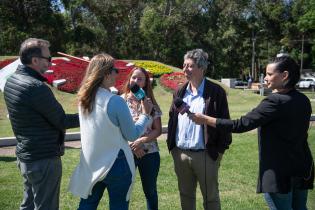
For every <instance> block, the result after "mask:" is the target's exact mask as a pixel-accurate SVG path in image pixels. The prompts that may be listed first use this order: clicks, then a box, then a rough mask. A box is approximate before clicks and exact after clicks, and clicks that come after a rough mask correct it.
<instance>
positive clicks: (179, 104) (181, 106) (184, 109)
mask: <svg viewBox="0 0 315 210" xmlns="http://www.w3.org/2000/svg"><path fill="white" fill-rule="evenodd" d="M174 104H175V107H176V110H177V111H178V112H179V113H180V114H182V115H183V114H185V113H187V114H188V115H190V114H193V113H192V112H190V111H189V108H190V106H189V105H188V104H186V103H185V102H184V101H183V99H181V98H175V100H174Z"/></svg>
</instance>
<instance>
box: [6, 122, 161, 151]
mask: <svg viewBox="0 0 315 210" xmlns="http://www.w3.org/2000/svg"><path fill="white" fill-rule="evenodd" d="M165 133H167V126H163V127H162V134H165ZM79 139H81V135H80V132H70V133H66V136H65V141H77V140H79ZM16 143H17V141H16V138H15V137H3V138H0V147H8V146H15V145H16Z"/></svg>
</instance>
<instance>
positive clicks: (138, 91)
mask: <svg viewBox="0 0 315 210" xmlns="http://www.w3.org/2000/svg"><path fill="white" fill-rule="evenodd" d="M130 91H131V92H132V94H133V95H134V96H135V97H136V98H137V99H138V100H139V101H140V100H143V99H144V98H145V92H144V90H143V89H142V88H141V87H139V85H137V83H133V84H131V85H130Z"/></svg>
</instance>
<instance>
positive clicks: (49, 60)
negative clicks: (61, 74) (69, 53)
mask: <svg viewBox="0 0 315 210" xmlns="http://www.w3.org/2000/svg"><path fill="white" fill-rule="evenodd" d="M34 57H37V58H43V59H46V60H47V61H48V62H50V63H51V59H52V57H51V56H49V57H44V56H34Z"/></svg>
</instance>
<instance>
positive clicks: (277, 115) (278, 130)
mask: <svg viewBox="0 0 315 210" xmlns="http://www.w3.org/2000/svg"><path fill="white" fill-rule="evenodd" d="M299 79H300V68H299V66H298V65H297V63H296V62H295V61H294V60H293V59H292V58H291V57H289V56H287V55H285V56H280V57H276V58H275V59H274V61H272V62H271V63H269V64H268V65H267V69H266V77H265V82H266V83H267V86H268V88H271V89H272V94H270V95H269V96H267V97H266V98H264V99H263V100H262V102H261V103H260V104H259V105H258V106H257V107H256V108H254V109H253V110H252V111H250V112H248V113H247V114H246V115H245V116H242V117H241V118H240V119H237V120H229V119H219V118H218V119H217V118H214V117H208V116H205V115H202V114H199V113H196V114H191V115H190V118H191V119H192V120H193V121H194V122H196V123H198V124H208V125H210V126H212V127H216V128H217V129H221V130H224V131H226V132H234V133H242V132H246V131H249V130H252V129H255V128H258V144H259V177H258V184H257V192H258V193H264V195H265V199H266V202H267V204H268V206H269V208H270V209H271V210H292V209H293V210H306V209H307V207H306V203H307V193H308V189H313V184H314V161H313V157H312V154H311V151H310V148H309V145H308V142H307V138H308V133H307V132H308V128H309V120H310V116H311V113H312V108H311V104H310V100H309V99H308V98H307V97H306V96H305V95H304V94H303V93H300V92H299V91H297V90H296V89H295V84H296V83H297V82H298V81H299Z"/></svg>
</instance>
